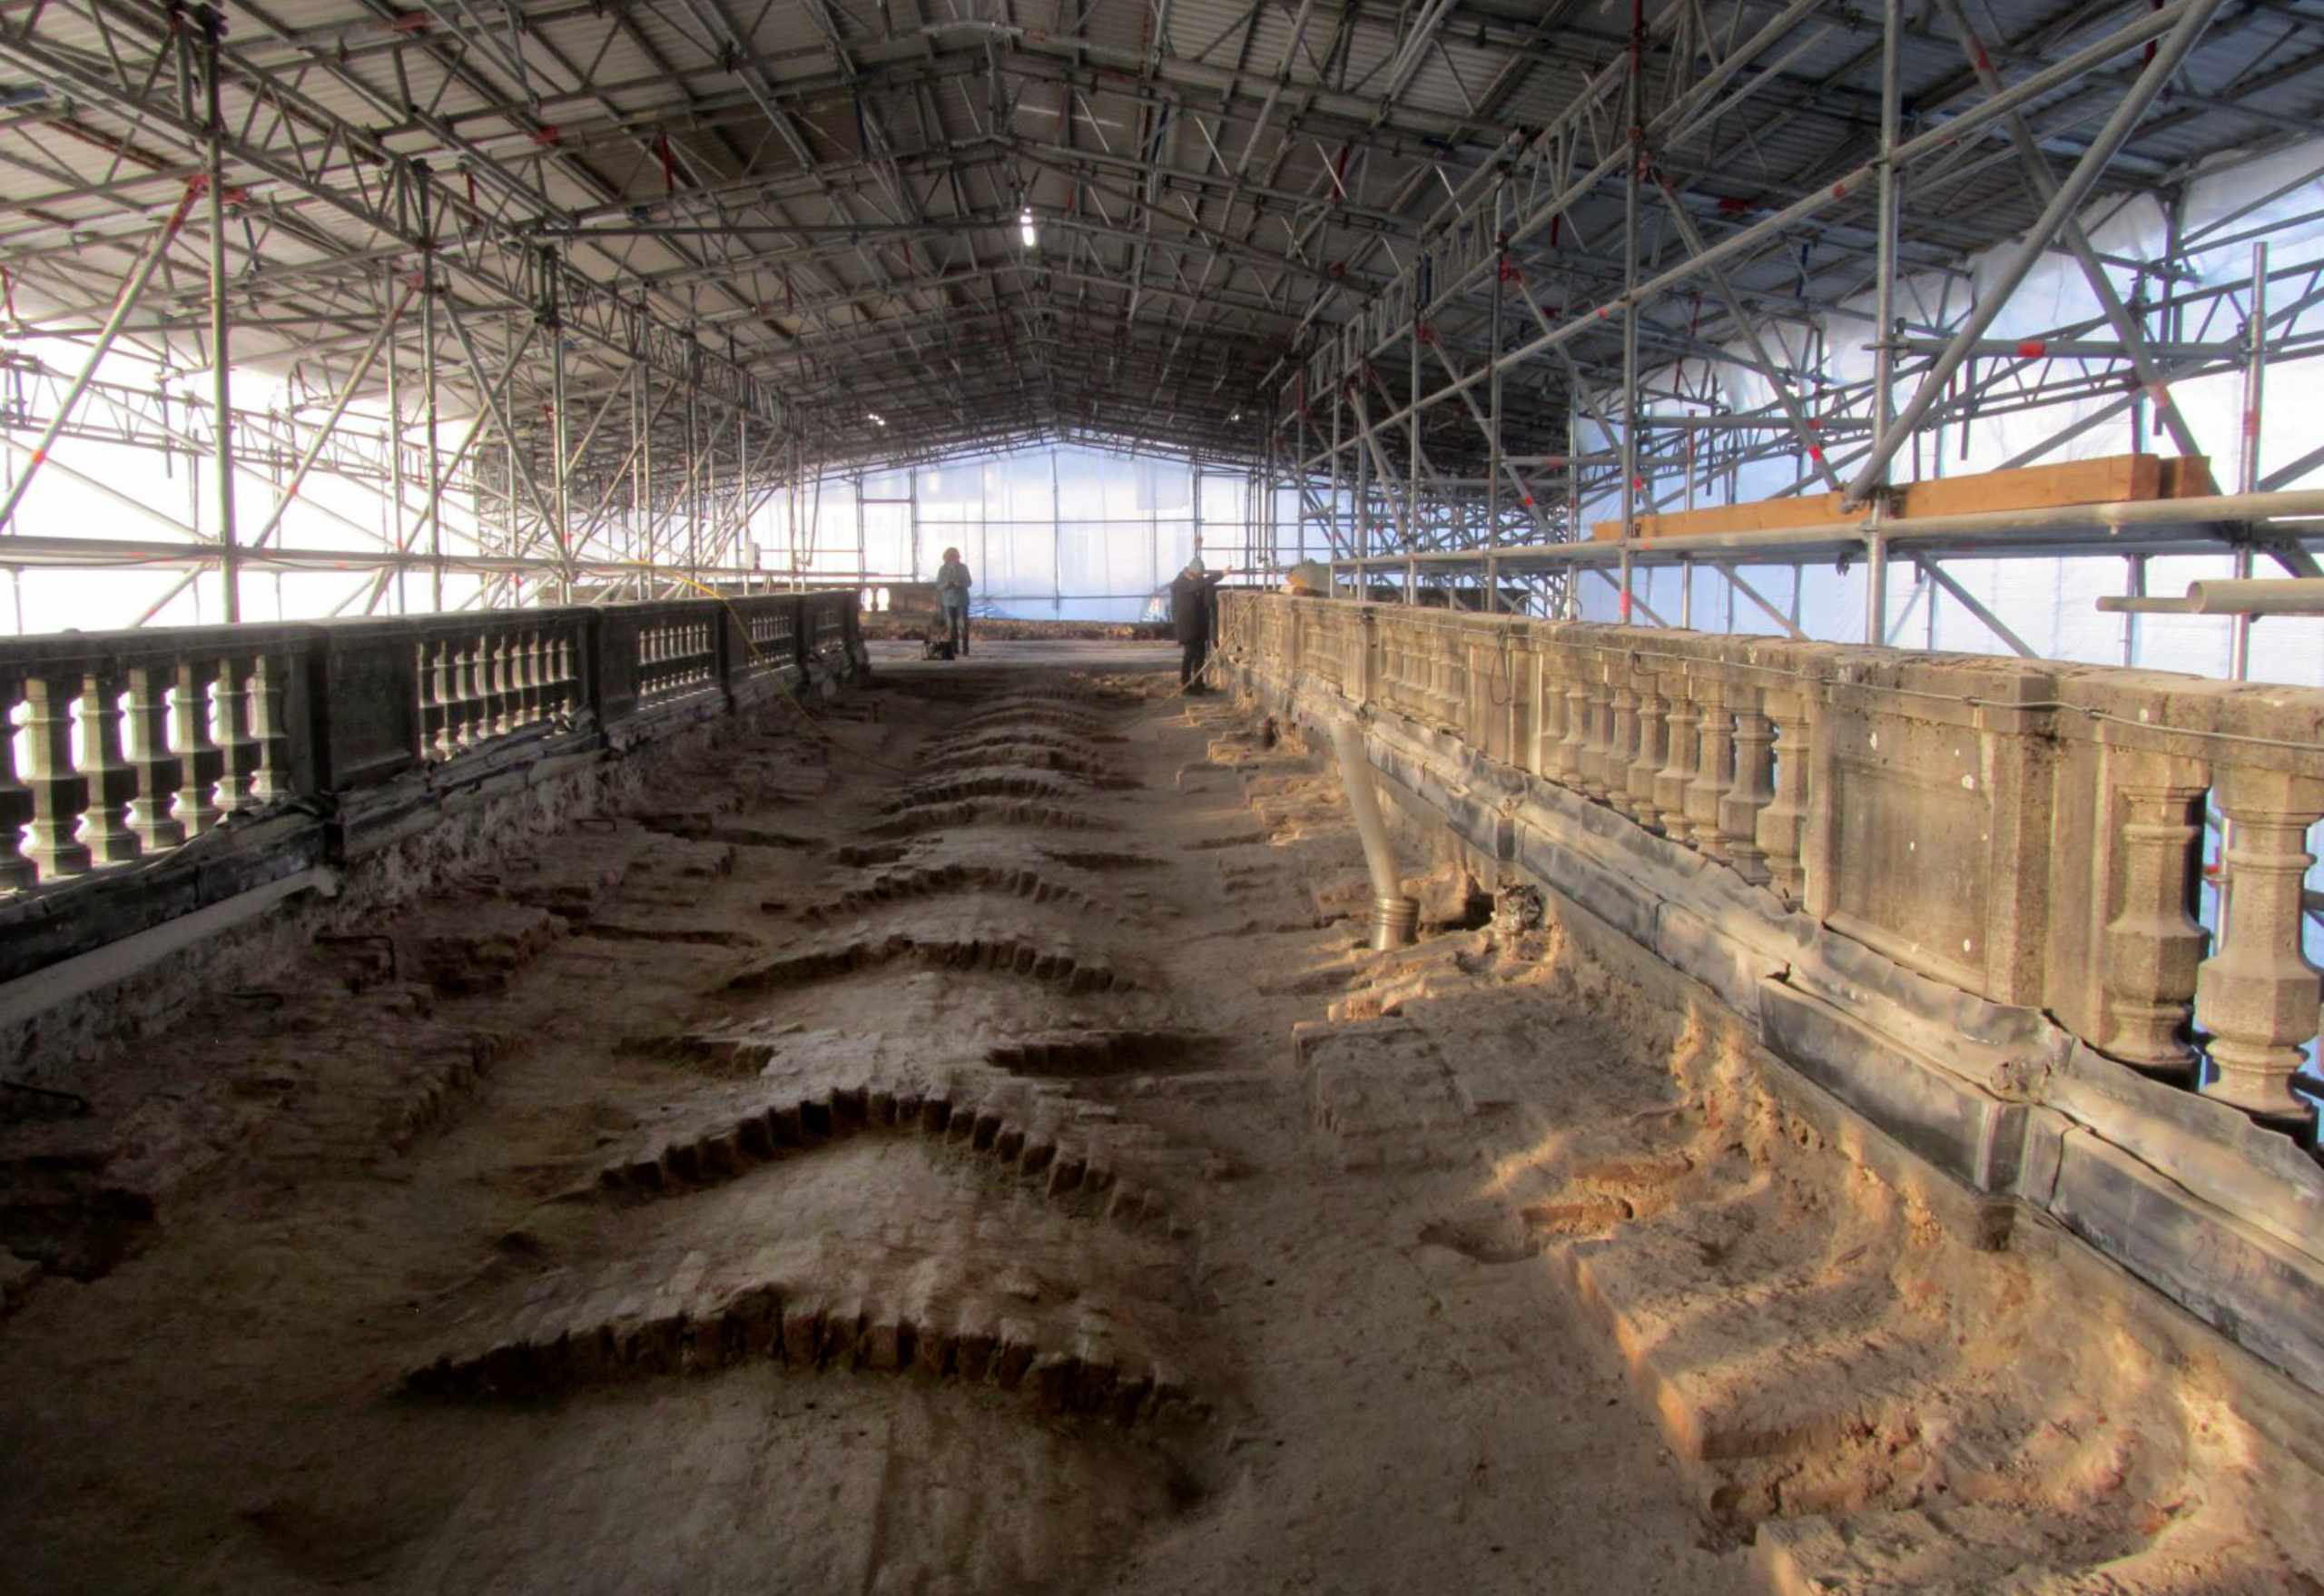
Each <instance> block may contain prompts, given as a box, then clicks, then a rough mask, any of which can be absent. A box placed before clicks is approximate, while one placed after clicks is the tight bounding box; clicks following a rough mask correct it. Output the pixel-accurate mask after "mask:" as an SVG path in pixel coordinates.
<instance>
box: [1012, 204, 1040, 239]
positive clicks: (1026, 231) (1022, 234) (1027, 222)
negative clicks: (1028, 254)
mask: <svg viewBox="0 0 2324 1596" xmlns="http://www.w3.org/2000/svg"><path fill="white" fill-rule="evenodd" d="M1017 236H1018V237H1019V238H1021V239H1023V240H1024V241H1025V247H1026V248H1027V249H1031V248H1033V247H1034V246H1035V245H1036V244H1038V243H1039V242H1040V241H1041V235H1040V234H1039V232H1036V231H1035V230H1034V227H1033V208H1032V207H1031V206H1030V205H1028V206H1026V207H1025V208H1024V209H1023V210H1022V211H1019V212H1017Z"/></svg>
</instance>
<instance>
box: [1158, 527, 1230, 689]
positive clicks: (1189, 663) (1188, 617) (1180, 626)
mask: <svg viewBox="0 0 2324 1596" xmlns="http://www.w3.org/2000/svg"><path fill="white" fill-rule="evenodd" d="M1229 574H1230V573H1228V572H1226V571H1220V572H1218V573H1217V574H1216V576H1214V575H1212V574H1211V573H1210V572H1208V571H1206V570H1205V569H1203V564H1202V557H1201V556H1200V555H1196V557H1194V558H1192V559H1190V560H1188V561H1187V568H1186V569H1185V570H1183V571H1180V572H1179V573H1178V575H1177V580H1175V581H1173V582H1172V583H1171V584H1170V626H1171V630H1172V631H1174V632H1175V633H1176V634H1177V638H1178V690H1179V691H1180V692H1182V693H1206V692H1208V691H1209V689H1208V688H1206V687H1205V686H1204V685H1202V683H1201V681H1200V680H1199V678H1200V676H1201V675H1202V667H1203V665H1204V664H1205V663H1206V661H1208V659H1209V658H1210V616H1211V610H1212V607H1213V606H1214V605H1215V604H1216V599H1217V595H1218V585H1219V584H1220V583H1221V582H1223V581H1225V580H1226V577H1227V576H1228V575H1229Z"/></svg>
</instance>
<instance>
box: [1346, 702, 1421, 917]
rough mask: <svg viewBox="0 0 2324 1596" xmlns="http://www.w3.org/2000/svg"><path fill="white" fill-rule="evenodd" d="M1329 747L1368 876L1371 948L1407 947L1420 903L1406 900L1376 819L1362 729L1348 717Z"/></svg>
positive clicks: (1384, 833)
mask: <svg viewBox="0 0 2324 1596" xmlns="http://www.w3.org/2000/svg"><path fill="white" fill-rule="evenodd" d="M1332 747H1333V749H1334V751H1335V752H1336V753H1337V754H1339V759H1340V783H1341V784H1342V785H1343V786H1344V787H1345V788H1346V789H1347V806H1348V810H1349V813H1352V814H1354V816H1355V833H1356V835H1357V836H1358V837H1360V838H1362V839H1363V842H1364V868H1365V869H1366V870H1368V871H1370V872H1371V873H1372V945H1373V947H1374V948H1376V949H1379V950H1382V951H1385V950H1387V949H1390V948H1402V947H1407V946H1409V945H1410V944H1411V942H1412V941H1413V934H1414V933H1415V931H1417V930H1418V929H1419V926H1420V904H1419V902H1418V901H1415V900H1413V899H1412V898H1408V897H1406V896H1405V895H1404V879H1403V875H1401V874H1400V873H1399V872H1397V869H1396V853H1395V850H1394V849H1393V848H1391V847H1390V846H1389V845H1388V825H1387V823H1386V822H1385V821H1384V820H1383V819H1382V818H1381V815H1380V794H1379V793H1378V792H1377V791H1376V790H1375V789H1374V787H1373V784H1372V761H1371V760H1370V758H1368V757H1367V756H1366V755H1365V754H1364V728H1363V727H1361V726H1359V725H1357V724H1355V719H1354V716H1352V715H1341V716H1339V717H1338V718H1337V719H1335V720H1334V721H1333V722H1332Z"/></svg>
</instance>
